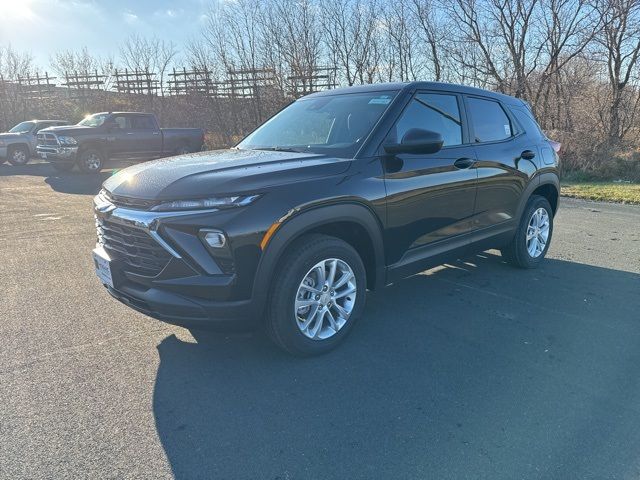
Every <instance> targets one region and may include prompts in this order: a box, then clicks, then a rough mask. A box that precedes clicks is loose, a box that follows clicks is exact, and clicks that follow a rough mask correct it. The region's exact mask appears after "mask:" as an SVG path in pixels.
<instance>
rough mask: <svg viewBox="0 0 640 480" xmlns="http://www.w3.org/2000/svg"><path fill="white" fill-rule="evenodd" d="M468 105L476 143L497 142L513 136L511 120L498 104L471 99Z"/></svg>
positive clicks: (468, 99) (468, 100) (491, 101)
mask: <svg viewBox="0 0 640 480" xmlns="http://www.w3.org/2000/svg"><path fill="white" fill-rule="evenodd" d="M467 103H468V105H469V111H470V113H471V127H472V128H473V135H474V141H476V142H495V141H498V140H505V139H507V138H509V137H511V136H512V132H513V129H512V128H511V120H509V117H507V114H506V113H505V112H504V110H503V109H502V106H500V104H499V103H498V102H494V101H493V100H484V99H482V98H475V97H469V98H467Z"/></svg>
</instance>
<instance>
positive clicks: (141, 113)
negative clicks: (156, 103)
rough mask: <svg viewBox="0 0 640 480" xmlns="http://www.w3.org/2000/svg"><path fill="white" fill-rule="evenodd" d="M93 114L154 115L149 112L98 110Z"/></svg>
mask: <svg viewBox="0 0 640 480" xmlns="http://www.w3.org/2000/svg"><path fill="white" fill-rule="evenodd" d="M91 115H153V113H149V112H96V113H92V114H91Z"/></svg>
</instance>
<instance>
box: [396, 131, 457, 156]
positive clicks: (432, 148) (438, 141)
mask: <svg viewBox="0 0 640 480" xmlns="http://www.w3.org/2000/svg"><path fill="white" fill-rule="evenodd" d="M443 143H444V140H443V139H442V135H440V134H439V133H437V132H433V131H431V130H423V129H422V128H412V129H410V130H407V133H405V134H404V136H403V137H402V140H401V141H400V143H390V144H387V145H384V149H385V151H386V152H387V153H394V154H395V153H423V154H428V153H436V152H439V151H440V149H441V148H442V144H443Z"/></svg>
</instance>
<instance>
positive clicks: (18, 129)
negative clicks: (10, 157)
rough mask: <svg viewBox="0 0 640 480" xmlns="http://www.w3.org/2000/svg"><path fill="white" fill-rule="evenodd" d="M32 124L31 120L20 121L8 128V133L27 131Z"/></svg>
mask: <svg viewBox="0 0 640 480" xmlns="http://www.w3.org/2000/svg"><path fill="white" fill-rule="evenodd" d="M33 125H34V123H33V122H22V123H19V124H18V125H16V126H15V127H13V128H12V129H11V130H9V133H29V132H30V131H31V129H32V128H33Z"/></svg>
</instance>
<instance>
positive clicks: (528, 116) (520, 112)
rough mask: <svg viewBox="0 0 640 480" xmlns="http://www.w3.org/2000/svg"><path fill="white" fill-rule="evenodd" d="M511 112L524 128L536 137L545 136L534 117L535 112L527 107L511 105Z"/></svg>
mask: <svg viewBox="0 0 640 480" xmlns="http://www.w3.org/2000/svg"><path fill="white" fill-rule="evenodd" d="M510 110H511V113H513V116H514V117H516V121H517V122H518V123H519V124H520V126H521V127H522V128H523V130H524V131H525V132H526V133H527V134H528V135H530V136H532V137H534V138H543V137H544V135H543V134H542V130H541V129H540V127H539V126H538V124H537V122H536V121H535V120H534V118H533V114H532V113H531V112H530V111H529V110H527V109H525V108H517V107H511V108H510Z"/></svg>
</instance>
